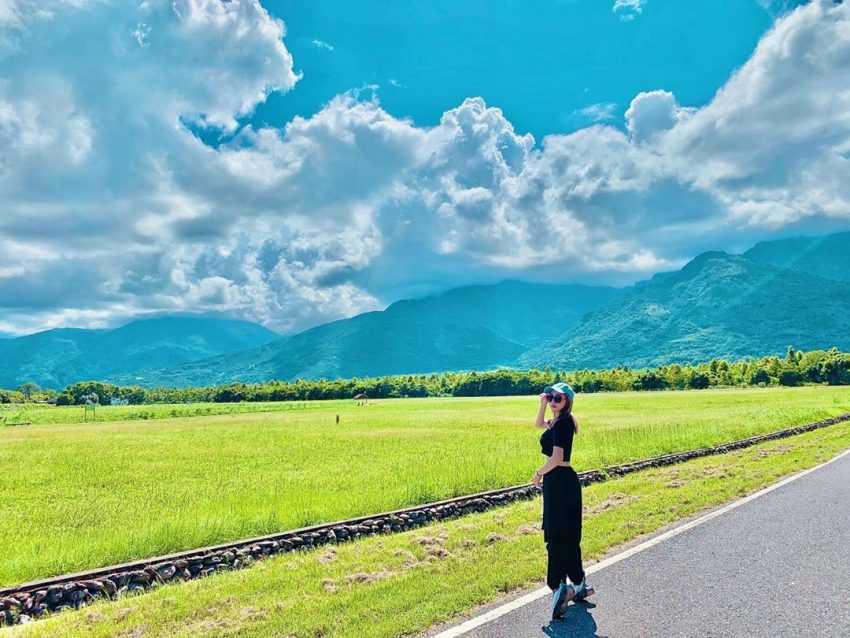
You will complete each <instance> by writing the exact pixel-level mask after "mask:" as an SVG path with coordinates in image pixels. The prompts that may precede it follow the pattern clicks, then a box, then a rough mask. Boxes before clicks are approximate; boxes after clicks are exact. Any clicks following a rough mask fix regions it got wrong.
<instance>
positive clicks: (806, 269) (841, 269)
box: [744, 232, 850, 281]
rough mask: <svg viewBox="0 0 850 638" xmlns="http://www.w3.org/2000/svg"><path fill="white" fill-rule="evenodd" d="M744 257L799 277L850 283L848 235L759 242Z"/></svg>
mask: <svg viewBox="0 0 850 638" xmlns="http://www.w3.org/2000/svg"><path fill="white" fill-rule="evenodd" d="M744 257H747V258H748V259H751V260H753V261H757V262H759V263H762V264H769V265H772V266H778V267H779V268H787V269H790V270H793V271H795V272H798V273H809V274H811V275H818V276H819V277H825V278H827V279H836V280H838V281H850V232H847V233H835V234H834V235H825V236H823V237H796V238H793V239H780V240H776V241H766V242H761V243H759V244H756V245H755V246H753V247H752V248H750V249H749V250H748V251H747V252H745V253H744Z"/></svg>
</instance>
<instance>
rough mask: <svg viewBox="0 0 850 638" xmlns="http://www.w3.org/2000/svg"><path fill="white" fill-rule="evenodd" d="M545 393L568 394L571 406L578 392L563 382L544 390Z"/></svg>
mask: <svg viewBox="0 0 850 638" xmlns="http://www.w3.org/2000/svg"><path fill="white" fill-rule="evenodd" d="M543 392H560V393H561V394H566V395H567V396H568V397H569V398H570V404H572V403H573V402H574V401H575V398H576V391H575V390H573V389H572V388H571V387H570V386H569V385H568V384H566V383H564V382H563V381H560V382H558V383H553V384H552V385H547V386H546V387H545V388H543Z"/></svg>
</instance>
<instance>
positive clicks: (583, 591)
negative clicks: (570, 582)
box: [573, 579, 595, 600]
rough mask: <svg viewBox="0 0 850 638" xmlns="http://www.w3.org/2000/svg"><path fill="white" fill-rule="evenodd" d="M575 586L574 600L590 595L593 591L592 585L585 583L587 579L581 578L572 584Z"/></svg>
mask: <svg viewBox="0 0 850 638" xmlns="http://www.w3.org/2000/svg"><path fill="white" fill-rule="evenodd" d="M573 587H574V588H575V592H576V593H575V599H576V600H584V599H585V598H587V597H588V596H592V595H593V594H594V593H595V591H594V589H593V586H592V585H588V584H587V580H586V579H583V580H582V581H581V582H580V583H579V584H578V585H574V586H573Z"/></svg>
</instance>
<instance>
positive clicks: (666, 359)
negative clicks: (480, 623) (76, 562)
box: [0, 233, 850, 388]
mask: <svg viewBox="0 0 850 638" xmlns="http://www.w3.org/2000/svg"><path fill="white" fill-rule="evenodd" d="M788 345H794V346H795V347H796V348H799V349H814V348H828V347H831V346H838V347H839V348H842V349H850V233H838V234H833V235H827V236H822V237H800V238H792V239H783V240H777V241H768V242H762V243H760V244H757V245H755V246H754V247H752V248H751V249H750V250H748V251H746V252H745V253H743V254H741V255H731V254H727V253H724V252H719V251H711V252H707V253H703V254H701V255H698V256H697V257H695V258H694V259H693V260H691V261H690V262H688V263H687V264H686V265H685V266H684V267H683V268H681V269H680V270H678V271H675V272H664V273H658V274H656V275H655V276H653V277H652V278H651V279H649V280H647V281H642V282H638V283H636V284H634V285H632V286H629V287H626V288H619V289H618V288H609V287H602V286H582V285H574V284H563V285H558V284H537V283H527V282H520V281H504V282H501V283H498V284H492V285H479V286H465V287H460V288H454V289H451V290H448V291H445V292H443V293H441V294H437V295H432V296H429V297H425V298H421V299H407V300H401V301H397V302H395V303H393V304H391V305H390V306H388V307H387V308H386V309H385V310H382V311H375V312H367V313H363V314H360V315H357V316H355V317H351V318H349V319H341V320H338V321H333V322H330V323H326V324H322V325H320V326H316V327H314V328H311V329H309V330H305V331H303V332H300V333H297V334H294V335H288V336H280V335H277V334H275V333H273V332H271V331H269V330H267V329H265V328H263V327H262V326H259V325H257V324H251V323H249V322H239V321H232V320H222V319H210V318H200V317H180V318H176V317H165V318H159V319H148V320H142V321H135V322H132V323H130V324H127V325H126V326H123V327H121V328H118V329H115V330H80V329H59V330H50V331H46V332H42V333H37V334H35V335H29V336H26V337H16V338H11V339H3V340H0V387H16V386H17V385H19V384H20V383H23V382H24V381H34V382H36V383H38V384H39V385H41V386H43V387H52V388H61V387H64V386H65V385H66V384H68V383H72V382H73V381H77V380H84V379H99V380H103V381H110V382H114V383H119V384H125V385H130V384H138V385H143V386H156V385H164V386H194V385H213V384H220V383H228V382H232V381H243V382H260V381H266V380H270V379H281V380H294V379H296V378H305V379H306V378H340V377H342V378H347V377H355V376H361V377H362V376H379V375H388V374H412V373H428V372H440V371H445V370H470V369H476V370H483V369H491V368H496V367H500V366H506V367H523V368H525V367H545V366H549V367H553V368H560V369H567V370H569V369H578V368H600V367H612V366H616V365H628V366H631V367H643V366H654V365H659V364H664V363H671V362H680V363H694V362H698V361H705V360H708V359H711V358H714V357H726V358H733V359H735V358H740V357H744V356H761V355H764V354H771V353H774V354H780V353H782V352H784V350H785V348H786V347H787V346H788Z"/></svg>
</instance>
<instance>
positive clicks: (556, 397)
mask: <svg viewBox="0 0 850 638" xmlns="http://www.w3.org/2000/svg"><path fill="white" fill-rule="evenodd" d="M548 396H549V403H560V402H561V399H562V398H564V395H563V394H550V395H548Z"/></svg>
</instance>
